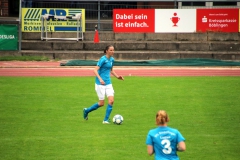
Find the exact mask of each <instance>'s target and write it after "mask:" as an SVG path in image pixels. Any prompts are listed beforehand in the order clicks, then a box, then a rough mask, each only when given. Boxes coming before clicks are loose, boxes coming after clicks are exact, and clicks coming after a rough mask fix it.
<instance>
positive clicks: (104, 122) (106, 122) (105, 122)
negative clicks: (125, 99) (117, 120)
mask: <svg viewBox="0 0 240 160" xmlns="http://www.w3.org/2000/svg"><path fill="white" fill-rule="evenodd" d="M102 123H103V124H110V123H109V122H108V121H103V122H102Z"/></svg>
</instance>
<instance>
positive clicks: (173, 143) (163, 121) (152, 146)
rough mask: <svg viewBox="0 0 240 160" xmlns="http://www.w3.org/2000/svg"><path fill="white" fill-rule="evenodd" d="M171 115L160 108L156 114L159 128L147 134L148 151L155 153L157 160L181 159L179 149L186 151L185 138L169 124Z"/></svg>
mask: <svg viewBox="0 0 240 160" xmlns="http://www.w3.org/2000/svg"><path fill="white" fill-rule="evenodd" d="M167 122H169V117H168V114H167V113H166V111H164V110H160V111H158V112H157V114H156V124H157V125H158V127H157V128H155V129H152V130H150V131H149V132H148V135H147V140H146V144H147V152H148V154H149V155H153V154H154V153H155V160H179V157H178V155H177V151H185V150H186V145H185V142H184V141H185V138H184V137H183V136H182V134H181V133H180V132H179V131H178V130H177V129H174V128H170V127H168V126H167Z"/></svg>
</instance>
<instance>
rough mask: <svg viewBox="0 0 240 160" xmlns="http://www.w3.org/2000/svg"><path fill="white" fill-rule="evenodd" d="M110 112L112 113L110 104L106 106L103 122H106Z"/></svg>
mask: <svg viewBox="0 0 240 160" xmlns="http://www.w3.org/2000/svg"><path fill="white" fill-rule="evenodd" d="M111 112H112V106H111V105H110V104H108V106H107V109H106V115H105V118H104V121H108V119H109V116H110V114H111Z"/></svg>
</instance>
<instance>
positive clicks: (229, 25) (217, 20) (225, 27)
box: [197, 9, 239, 32]
mask: <svg viewBox="0 0 240 160" xmlns="http://www.w3.org/2000/svg"><path fill="white" fill-rule="evenodd" d="M238 11H239V10H238V9H197V31H198V32H207V31H216V32H238V22H239V19H238V17H239V14H238Z"/></svg>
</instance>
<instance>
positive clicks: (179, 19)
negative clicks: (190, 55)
mask: <svg viewBox="0 0 240 160" xmlns="http://www.w3.org/2000/svg"><path fill="white" fill-rule="evenodd" d="M195 31H196V9H156V10H155V33H158V32H170V33H174V32H185V33H186V32H195Z"/></svg>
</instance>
